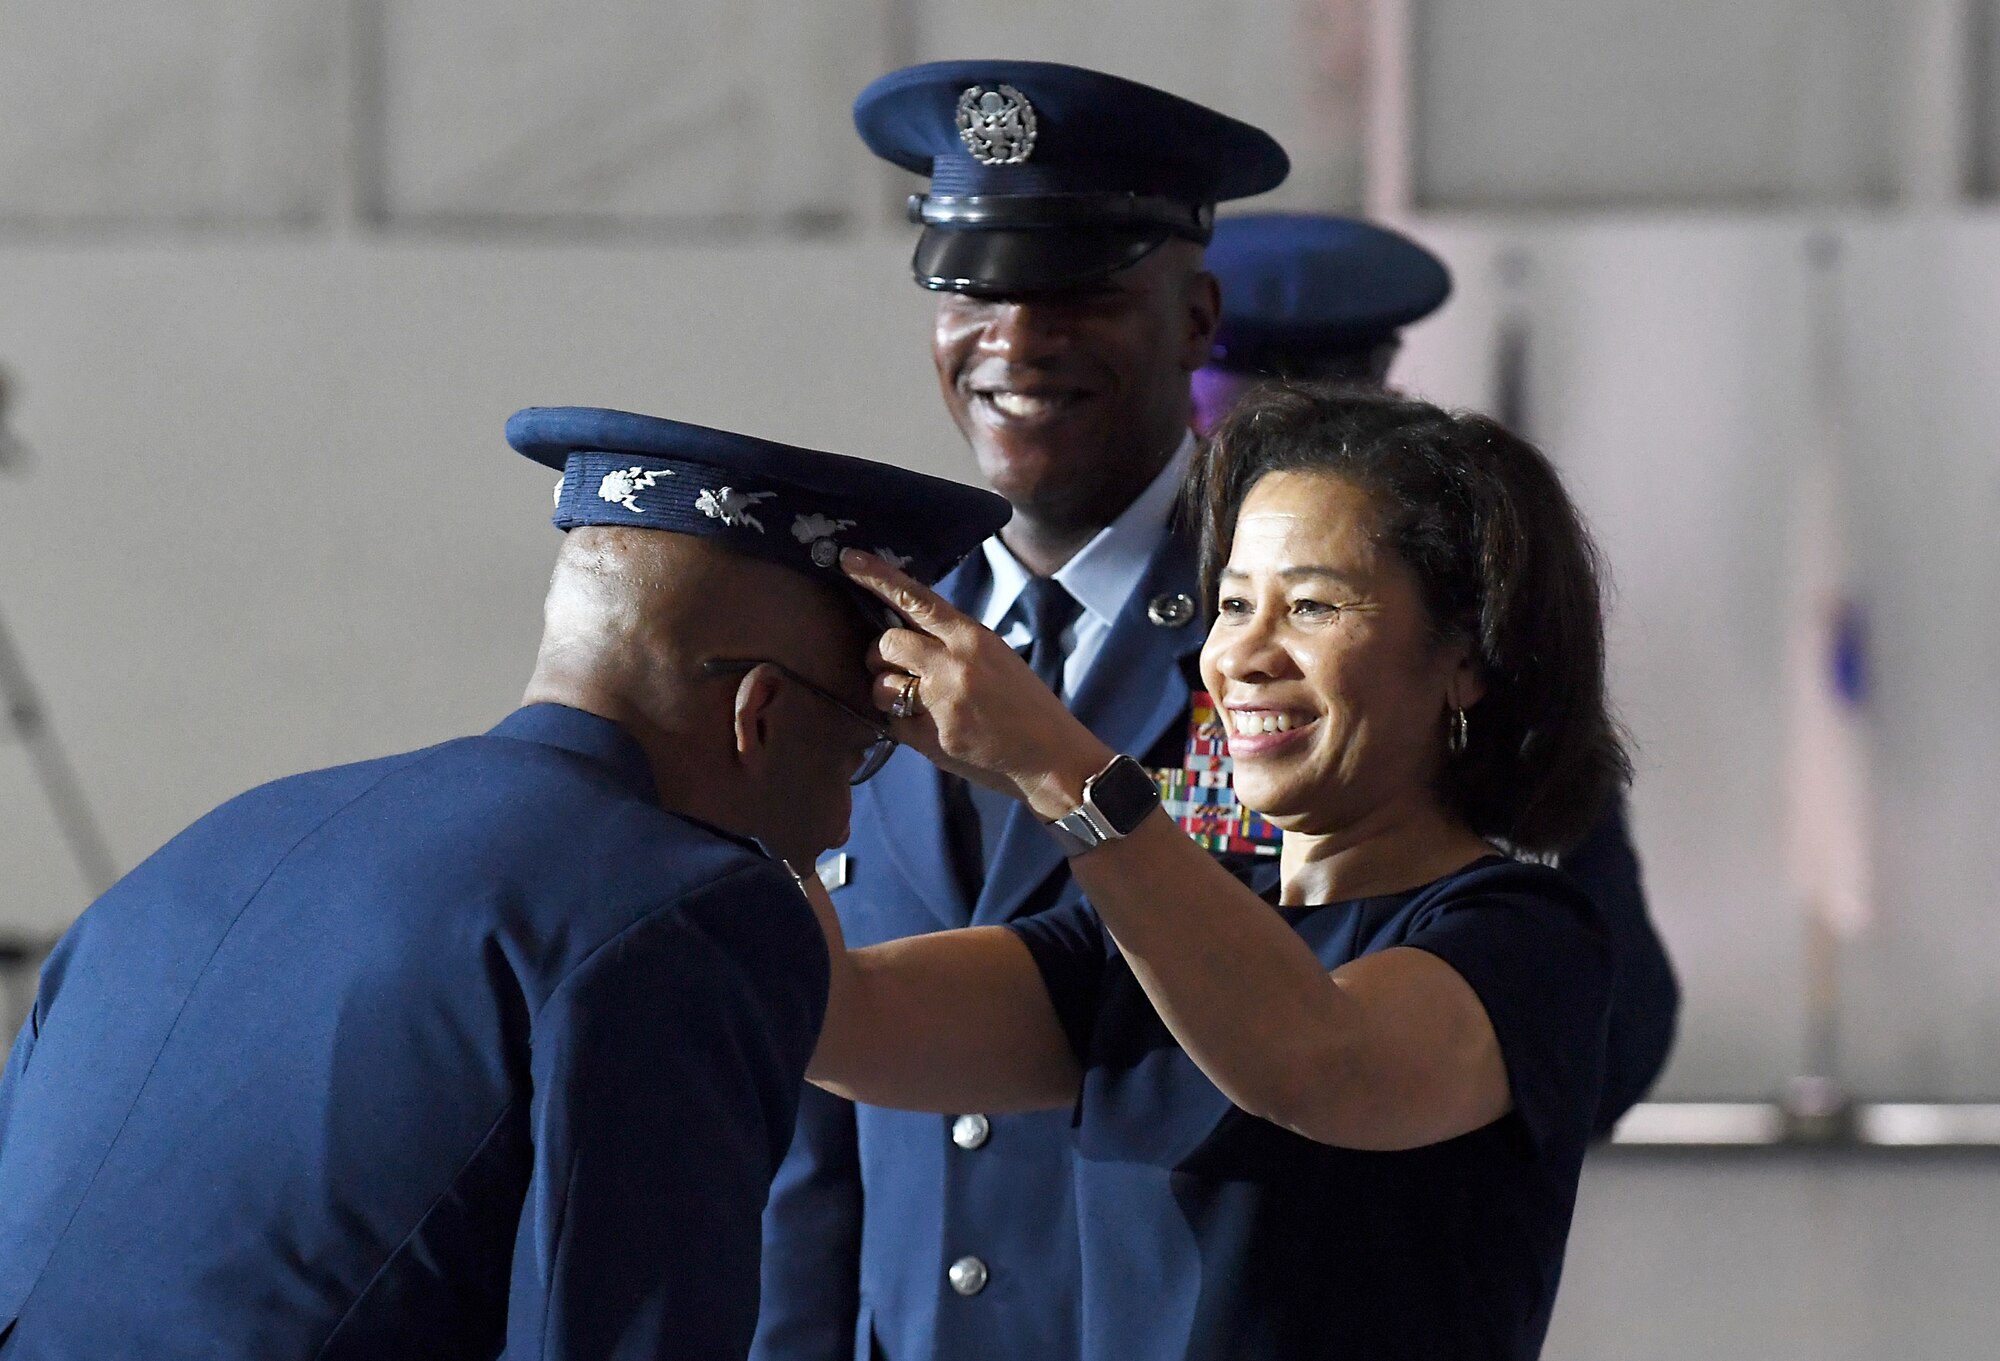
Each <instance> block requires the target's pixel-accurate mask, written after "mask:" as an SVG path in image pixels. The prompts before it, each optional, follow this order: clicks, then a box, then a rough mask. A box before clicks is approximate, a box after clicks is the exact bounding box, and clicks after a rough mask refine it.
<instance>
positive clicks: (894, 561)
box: [875, 548, 913, 572]
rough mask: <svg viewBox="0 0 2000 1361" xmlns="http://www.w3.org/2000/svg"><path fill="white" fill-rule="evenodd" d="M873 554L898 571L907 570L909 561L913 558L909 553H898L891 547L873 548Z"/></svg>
mask: <svg viewBox="0 0 2000 1361" xmlns="http://www.w3.org/2000/svg"><path fill="white" fill-rule="evenodd" d="M875 556H876V557H878V558H880V559H882V561H884V562H886V563H888V564H889V565H890V566H891V567H893V568H895V569H896V570H897V571H899V572H907V571H909V570H910V563H911V562H912V561H913V559H912V558H911V557H910V555H909V554H907V553H898V552H897V551H896V550H895V549H893V548H878V549H876V550H875Z"/></svg>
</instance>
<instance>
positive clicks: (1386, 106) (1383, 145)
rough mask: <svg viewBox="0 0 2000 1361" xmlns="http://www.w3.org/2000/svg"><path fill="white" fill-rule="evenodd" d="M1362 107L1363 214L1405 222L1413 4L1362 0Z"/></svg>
mask: <svg viewBox="0 0 2000 1361" xmlns="http://www.w3.org/2000/svg"><path fill="white" fill-rule="evenodd" d="M1367 3H1368V77H1367V82H1366V83H1367V105H1366V117H1365V121H1364V131H1363V134H1362V152H1361V199H1362V204H1363V206H1364V207H1365V208H1366V209H1367V212H1368V215H1369V216H1370V217H1372V218H1376V219H1378V220H1383V221H1397V220H1399V219H1402V218H1406V217H1408V216H1409V215H1410V213H1411V211H1412V210H1413V209H1414V208H1415V207H1416V206H1417V205H1416V173H1415V170H1416V163H1417V161H1416V158H1417V155H1418V149H1417V136H1418V128H1417V118H1416V82H1415V66H1416V15H1415V7H1416V5H1417V3H1418V0H1367Z"/></svg>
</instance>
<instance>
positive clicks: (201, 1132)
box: [0, 409, 1007, 1361]
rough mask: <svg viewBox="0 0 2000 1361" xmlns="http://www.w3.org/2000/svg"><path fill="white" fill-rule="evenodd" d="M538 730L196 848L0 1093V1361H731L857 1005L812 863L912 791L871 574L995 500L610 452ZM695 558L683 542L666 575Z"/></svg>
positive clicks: (750, 1321) (142, 898)
mask: <svg viewBox="0 0 2000 1361" xmlns="http://www.w3.org/2000/svg"><path fill="white" fill-rule="evenodd" d="M508 437H509V439H510V441H511V442H512V443H513V444H514V446H515V447H516V448H517V449H519V450H521V451H522V452H523V453H526V454H528V455H529V456H531V457H533V458H536V459H538V460H540V461H542V462H544V463H546V464H549V465H550V466H552V467H555V468H559V469H562V470H563V478H562V482H561V483H560V485H559V487H558V489H557V493H556V496H557V500H556V506H557V510H556V516H555V520H556V523H557V525H559V526H560V527H562V528H564V529H567V530H570V531H571V532H570V534H569V535H568V537H567V538H566V539H565V541H564V544H563V549H562V552H561V556H560V559H559V562H558V565H557V568H556V571H555V574H554V578H553V581H552V584H551V587H550V591H549V596H548V602H547V606H546V630H545V633H544V636H543V642H542V647H541V652H540V655H539V657H538V659H537V664H536V668H535V672H534V678H533V680H532V681H531V683H530V685H529V688H528V693H527V701H526V704H525V707H523V708H522V709H520V710H519V711H518V712H516V713H515V714H513V715H512V716H511V717H509V718H507V719H506V720H505V721H503V722H502V723H501V724H500V725H499V726H498V727H496V728H494V729H493V730H492V731H491V732H489V733H487V734H486V735H484V736H481V737H469V738H463V739H460V740H457V741H452V742H446V743H444V744H443V745H441V746H436V747H432V748H429V749H428V750H424V751H417V752H412V753H408V754H405V755H401V756H392V757H388V758H385V759H381V760H374V761H368V762H364V763H362V764H359V765H353V766H346V767H342V768H338V769H333V770H325V771H319V772H316V773H313V774H307V775H300V776H295V777H292V778H289V779H284V780H280V781H278V782H276V783H274V784H271V785H267V786H264V787H263V788H260V789H256V790H253V791H251V792H250V793H248V794H245V795H243V796H241V797H239V798H237V799H235V800H233V801H231V802H229V803H227V804H225V805H223V806H222V807H221V808H219V809H217V810H216V811H214V812H213V813H210V814H209V815H208V816H206V817H204V818H203V819H202V820H201V821H199V822H197V823H196V824H195V825H194V826H193V827H191V828H189V829H188V830H187V831H185V832H183V833H181V834H180V835H179V836H177V837H175V838H174V839H173V840H172V841H170V842H169V843H168V844H167V845H166V846H165V847H163V848H162V849H161V850H160V851H159V852H157V853H156V854H154V855H153V856H152V857H151V858H150V859H148V860H147V861H146V862H145V863H144V864H143V865H141V866H140V867H139V868H138V869H136V870H134V871H133V872H132V873H131V874H129V875H127V876H126V877H125V879H123V880H122V881H121V882H120V883H119V884H118V885H116V886H115V887H114V888H113V889H111V891H110V892H108V893H107V894H105V895H104V897H102V898H100V899H99V900H98V901H97V902H96V903H95V904H93V905H92V906H91V907H90V908H89V909H88V910H87V911H86V912H85V913H84V914H83V916H82V917H81V919H80V920H79V921H78V922H77V924H76V925H75V926H74V927H73V928H72V929H71V930H70V932H69V933H68V934H67V935H66V936H65V937H64V938H63V941H62V942H61V944H60V945H59V946H58V947H57V949H56V951H55V953H54V954H53V955H52V956H51V958H50V960H49V962H48V965H47V967H46V969H45V970H44V972H43V975H42V980H41V987H40V992H39V995H38V997H37V1000H36V1003H35V1007H34V1011H33V1014H32V1017H31V1018H30V1020H29V1022H28V1024H27V1026H26V1027H25V1028H24V1029H23V1031H22V1033H21V1035H20V1037H19V1040H18V1042H17V1043H16V1045H15V1047H14V1051H13V1056H12V1058H11V1060H10V1062H9V1063H8V1066H7V1069H6V1072H5V1074H4V1076H0V1357H5V1358H6V1361H42V1359H43V1358H57V1357H62V1358H85V1357H87V1358H91V1361H125V1359H126V1358H130V1359H132V1361H139V1359H141V1358H143V1361H177V1359H179V1358H187V1359H188V1361H193V1359H194V1358H201V1361H215V1359H216V1358H223V1359H224V1361H234V1359H236V1358H241V1361H276V1359H278V1358H300V1361H306V1359H307V1358H324V1359H326V1361H332V1359H334V1358H355V1361H384V1359H385V1358H398V1357H410V1358H424V1361H434V1359H435V1358H458V1357H464V1358H474V1357H477V1358H490V1357H495V1356H499V1355H501V1354H502V1353H503V1350H504V1354H505V1355H506V1356H508V1357H510V1358H511V1357H523V1358H526V1357H550V1358H554V1357H563V1358H585V1357H588V1358H611V1357H619V1358H635V1359H636V1358H651V1357H674V1358H688V1357H699V1358H718V1359H720V1358H730V1357H741V1356H742V1355H743V1354H744V1353H745V1351H746V1350H747V1349H748V1347H749V1344H750V1339H751V1334H752V1330H753V1328H754V1325H755V1320H756V1314H757V1290H758V1276H757V1273H758V1252H759V1237H760V1217H761V1213H762V1209H763V1204H764V1199H765V1195H766V1192H767V1190H768V1186H769V1183H770V1179H771V1176H772V1174H773V1172H774V1171H775V1169H776V1167H777V1165H778V1162H779V1160H780V1158H781V1157H782V1156H783V1154H784V1150H785V1146H786V1144H787V1143H788V1142H789V1141H790V1139H791V1135H792V1126H793V1118H794V1113H795V1111H796V1106H797V1097H798V1091H799V1088H800V1084H801V1079H802V1076H803V1073H804V1070H805V1066H806V1061H807V1059H808V1057H809V1056H810V1054H811V1052H812V1048H813V1044H814V1041H815V1039H816V1036H817V1032H818V1028H819V1025H820V1021H821V1018H822V1014H823V1010H824V1007H825V1003H826V982H827V978H826V955H825V952H826V945H825V940H824V938H823V937H822V936H821V934H820V931H819V929H818V926H817V924H816V923H815V921H814V919H813V915H812V913H811V911H810V910H809V909H808V907H807V905H806V903H805V901H804V899H803V896H802V895H801V894H800V892H799V890H798V887H797V885H796V884H795V883H794V881H793V878H792V875H791V874H790V873H789V872H788V870H787V868H786V864H785V862H787V861H789V862H791V863H796V864H801V865H804V864H810V863H811V860H812V857H814V856H815V855H817V854H818V853H819V852H820V851H822V850H824V849H825V848H826V847H828V846H830V845H833V844H836V843H838V842H839V841H840V840H841V839H842V838H843V837H844V836H845V835H846V827H847V820H848V813H849V807H850V804H849V782H850V780H857V779H861V778H865V777H866V776H867V775H868V774H870V773H872V771H873V769H874V768H876V767H877V766H878V765H879V764H880V759H881V757H883V756H885V755H886V754H887V752H888V751H889V750H891V749H892V748H893V743H892V742H890V741H888V739H887V738H886V736H885V734H884V732H883V727H882V723H881V720H880V718H879V716H878V715H876V714H875V712H874V710H873V707H872V706H871V705H870V704H869V702H868V698H867V696H868V678H867V672H866V669H865V667H864V665H863V657H864V651H865V647H866V644H867V641H868V640H869V638H870V637H872V635H873V633H874V631H875V630H876V629H878V628H879V627H880V623H879V618H869V617H864V613H863V612H862V611H860V610H857V609H856V608H855V602H856V595H855V593H854V591H853V588H852V587H850V586H848V585H847V584H846V583H845V582H844V580H843V579H842V578H841V577H840V575H839V571H838V566H837V560H838V557H839V549H840V548H841V547H843V546H847V545H853V546H856V547H861V548H867V549H871V550H873V551H875V552H877V553H882V552H884V551H885V550H886V551H887V552H888V553H890V554H893V555H894V556H895V558H896V559H897V560H899V561H905V562H908V563H909V564H910V568H911V570H913V571H917V572H920V573H923V574H925V575H928V576H931V577H933V578H935V577H936V576H937V575H939V574H941V573H942V572H943V571H944V570H946V569H947V568H948V567H949V566H950V565H951V564H952V563H953V562H955V561H956V560H957V559H958V558H959V557H961V556H963V555H964V554H965V553H966V552H968V551H970V550H972V549H973V548H974V547H975V546H976V545H977V544H978V542H979V541H980V540H981V539H982V538H984V537H985V536H986V535H988V534H990V533H991V532H993V530H994V529H996V528H997V527H998V525H999V524H1000V523H1001V522H1002V521H1003V520H1004V519H1005V517H1006V514H1007V508H1006V505H1005V503H1004V502H1003V501H1001V499H1000V498H999V497H997V496H993V495H992V494H990V493H987V492H984V491H979V490H976V489H974V488H969V487H961V486H958V485H956V484H953V483H949V482H944V481H941V480H939V479H935V478H927V477H922V476H919V475H916V474H911V473H905V472H901V471H899V470H895V469H891V468H885V467H882V466H880V465H876V464H870V463H864V462H861V461H859V460H853V459H842V458H838V457H836V456H834V455H829V454H819V453H814V452H810V451H806V450H799V449H791V448H788V447H786V446H783V445H776V444H770V443H767V442H765V441H761V440H755V439H750V438H746V437H743V436H737V435H730V434H726V433H723V432H720V431H712V430H704V429H702V428H700V427H696V426H687V425H681V424H679V423H676V422H673V421H664V420H656V419H653V418H650V417H644V416H634V415H628V414H625V413H620V412H607V411H596V410H584V409H533V410H529V411H524V412H521V413H519V414H518V415H517V416H515V418H514V419H513V420H512V421H511V422H510V424H509V426H508ZM662 531H666V532H662Z"/></svg>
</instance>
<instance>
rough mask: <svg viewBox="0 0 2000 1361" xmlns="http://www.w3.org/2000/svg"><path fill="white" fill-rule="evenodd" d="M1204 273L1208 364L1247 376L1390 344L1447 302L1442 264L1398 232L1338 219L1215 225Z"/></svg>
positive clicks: (1231, 220) (1254, 219)
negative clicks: (1216, 291)
mask: <svg viewBox="0 0 2000 1361" xmlns="http://www.w3.org/2000/svg"><path fill="white" fill-rule="evenodd" d="M1208 268H1209V269H1210V271H1211V272H1213V273H1214V274H1215V276H1216V278H1217V279H1219V280H1220V281H1221V283H1222V325H1221V327H1220V328H1219V329H1218V331H1217V333H1216V338H1215V363H1216V364H1217V365H1218V366H1219V367H1222V368H1228V369H1237V370H1241V371H1244V372H1252V373H1277V372H1286V371H1287V369H1288V367H1289V366H1288V364H1287V363H1286V362H1285V361H1287V360H1291V361H1294V362H1296V361H1297V360H1298V359H1299V358H1300V357H1302V356H1308V355H1312V354H1316V353H1317V354H1325V353H1333V352H1338V351H1342V350H1352V349H1358V348H1361V347H1364V346H1368V345H1373V344H1377V343H1379V342H1381V341H1385V340H1389V339H1391V338H1393V337H1394V335H1395V333H1396V332H1397V331H1398V330H1399V329H1401V328H1402V327H1404V326H1407V325H1409V324H1410V323H1411V322H1413V321H1416V320H1418V319H1420V318H1422V317H1426V316H1429V315H1430V314H1431V313H1432V312H1435V311H1436V310H1437V309H1438V308H1439V307H1441V306H1443V305H1444V300H1445V299H1446V298H1447V297H1448V296H1450V294H1451V272H1450V271H1449V270H1447V269H1446V268H1445V265H1444V261H1442V260H1440V259H1438V257H1437V256H1435V255H1433V254H1431V253H1430V252H1429V251H1427V250H1425V249H1424V248H1423V247H1422V246H1420V245H1418V244H1417V243H1416V242H1414V241H1412V240H1410V238H1409V237H1407V236H1404V235H1402V234H1401V233H1399V232H1393V231H1390V230H1389V229H1388V228H1386V227H1378V226H1375V225H1374V224H1373V223H1369V222H1358V221H1356V220H1354V219H1353V218H1346V217H1322V216H1315V215H1309V214H1296V213H1258V214H1250V215H1246V216H1242V217H1226V218H1223V219H1222V220H1221V221H1219V222H1217V223H1216V224H1215V239H1214V241H1212V242H1211V243H1210V244H1209V248H1208Z"/></svg>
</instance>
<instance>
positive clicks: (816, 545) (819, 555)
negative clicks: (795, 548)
mask: <svg viewBox="0 0 2000 1361" xmlns="http://www.w3.org/2000/svg"><path fill="white" fill-rule="evenodd" d="M852 528H854V521H852V520H836V519H834V518H833V517H832V516H830V515H821V514H820V513H819V512H818V511H814V512H813V513H812V514H811V515H794V516H793V517H792V537H793V538H795V539H797V540H798V541H799V542H800V543H803V544H810V545H812V547H811V552H812V560H813V565H814V566H817V567H831V566H833V565H834V564H835V563H836V562H839V561H840V545H839V544H837V543H835V542H834V541H833V536H834V535H836V534H838V533H840V531H841V530H843V529H852Z"/></svg>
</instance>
